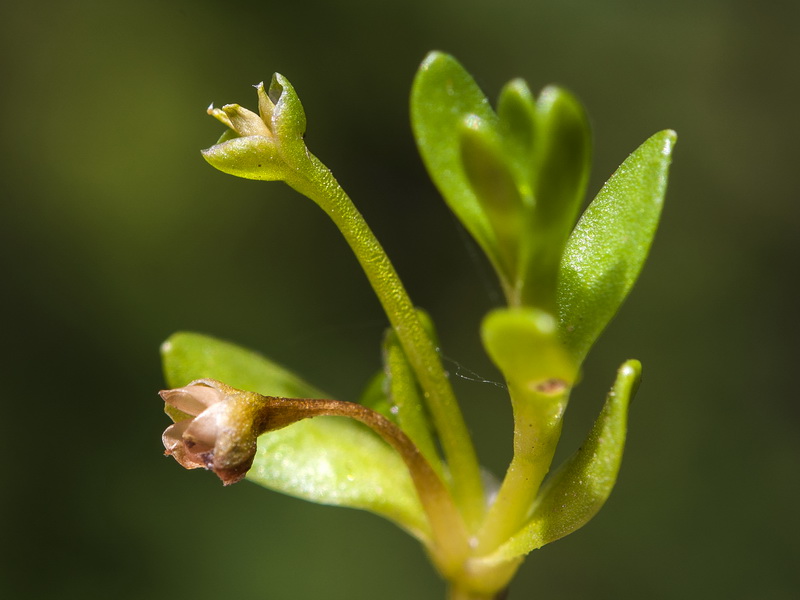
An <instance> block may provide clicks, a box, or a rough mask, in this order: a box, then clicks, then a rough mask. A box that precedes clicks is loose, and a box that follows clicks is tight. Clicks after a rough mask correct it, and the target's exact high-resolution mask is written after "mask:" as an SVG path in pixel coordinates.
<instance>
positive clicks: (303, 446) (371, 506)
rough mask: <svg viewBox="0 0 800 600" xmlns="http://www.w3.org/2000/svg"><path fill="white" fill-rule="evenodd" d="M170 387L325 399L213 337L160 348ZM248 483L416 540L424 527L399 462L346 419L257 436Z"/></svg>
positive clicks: (187, 336) (182, 337)
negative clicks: (367, 514)
mask: <svg viewBox="0 0 800 600" xmlns="http://www.w3.org/2000/svg"><path fill="white" fill-rule="evenodd" d="M162 355H163V360H164V371H165V376H166V379H167V383H168V385H169V386H170V387H173V388H176V387H180V386H183V385H186V384H187V383H188V382H190V381H192V380H194V379H198V378H204V377H208V378H213V379H218V380H220V381H224V382H225V383H227V384H228V385H231V386H234V387H237V388H240V389H244V390H249V391H254V392H258V393H260V394H264V395H270V396H280V397H290V398H325V397H329V396H326V395H325V394H323V393H322V392H320V391H319V390H317V389H315V388H314V387H312V386H310V385H308V384H307V383H305V382H304V381H302V380H301V379H300V378H298V377H297V376H295V375H293V374H292V373H290V372H288V371H287V370H285V369H284V368H282V367H280V366H278V365H276V364H275V363H273V362H271V361H269V360H267V359H266V358H264V357H262V356H260V355H258V354H256V353H254V352H251V351H249V350H245V349H243V348H240V347H238V346H235V345H233V344H230V343H228V342H223V341H220V340H217V339H215V338H212V337H208V336H204V335H200V334H194V333H177V334H175V335H173V336H172V337H170V338H169V339H168V340H167V341H166V342H165V343H164V345H163V347H162ZM247 479H249V480H251V481H253V482H255V483H258V484H260V485H263V486H265V487H268V488H270V489H273V490H276V491H279V492H283V493H285V494H289V495H292V496H296V497H299V498H303V499H305V500H310V501H313V502H318V503H320V504H332V505H339V506H349V507H352V508H360V509H365V510H369V511H371V512H374V513H377V514H379V515H382V516H384V517H386V518H388V519H391V520H393V521H395V522H396V523H398V524H399V525H400V526H401V527H403V528H405V529H406V530H408V531H409V532H410V533H412V534H413V535H415V536H416V537H417V538H419V539H422V540H425V539H427V538H428V532H429V529H428V524H427V520H426V518H425V516H424V514H423V512H422V508H421V506H420V504H419V501H418V499H417V496H416V492H415V491H414V487H413V485H412V483H411V479H410V477H409V476H408V471H407V470H406V468H405V465H404V464H403V461H402V460H401V459H400V458H399V456H398V455H397V454H396V453H395V452H394V450H392V449H391V448H390V447H389V446H388V445H387V444H386V443H384V442H383V441H382V440H381V439H380V438H378V437H377V436H376V435H375V434H373V433H372V432H371V431H369V430H368V429H367V428H365V427H363V426H362V425H360V424H358V423H356V422H354V421H350V420H348V419H343V418H336V417H318V418H315V419H308V420H305V421H301V422H299V423H295V424H294V425H290V426H289V427H286V428H284V429H281V430H278V431H274V432H271V433H268V434H265V435H262V436H261V437H260V438H259V440H258V453H257V455H256V458H255V462H254V464H253V468H252V469H251V470H250V472H249V473H248V475H247Z"/></svg>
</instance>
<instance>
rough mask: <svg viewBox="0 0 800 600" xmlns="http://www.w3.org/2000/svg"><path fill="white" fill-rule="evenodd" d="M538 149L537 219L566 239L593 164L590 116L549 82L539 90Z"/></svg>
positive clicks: (578, 103) (545, 227) (543, 228)
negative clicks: (539, 160)
mask: <svg viewBox="0 0 800 600" xmlns="http://www.w3.org/2000/svg"><path fill="white" fill-rule="evenodd" d="M536 108H537V113H538V115H539V123H540V125H539V131H540V138H539V142H538V143H539V144H540V146H541V149H540V150H539V154H540V159H541V163H540V164H539V165H537V171H538V173H537V176H536V177H535V178H534V181H535V192H534V196H535V197H536V216H537V223H538V225H539V227H540V229H542V230H553V231H555V232H557V233H558V234H559V235H562V236H563V237H564V238H565V239H566V237H567V235H568V234H569V230H570V229H571V228H572V226H573V224H574V223H575V219H576V218H577V216H578V210H579V209H580V205H581V202H582V200H583V195H584V193H585V192H586V183H587V181H588V179H589V169H590V167H591V160H592V156H591V155H592V153H591V143H592V141H591V132H590V130H589V119H588V117H587V116H586V112H585V111H584V109H583V106H582V105H581V103H580V102H578V100H577V99H576V98H575V97H574V96H573V95H572V94H570V93H569V92H567V91H566V90H563V89H561V88H558V87H555V86H548V87H546V88H545V89H544V90H542V93H541V94H539V100H538V102H537V105H536Z"/></svg>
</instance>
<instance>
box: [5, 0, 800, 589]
mask: <svg viewBox="0 0 800 600" xmlns="http://www.w3.org/2000/svg"><path fill="white" fill-rule="evenodd" d="M0 32H1V34H0V35H1V36H2V37H1V39H0V43H1V44H2V46H0V61H2V73H0V74H1V75H2V84H1V86H2V87H1V88H0V89H2V92H0V102H2V115H3V117H2V127H3V155H2V166H0V169H2V177H1V178H0V182H1V183H0V185H2V190H3V201H2V205H1V207H0V211H1V212H0V228H2V229H1V231H0V233H1V234H2V235H0V244H2V252H1V253H0V256H1V257H2V258H1V259H0V260H2V280H3V299H4V305H5V308H4V319H3V323H4V324H3V330H4V334H3V339H4V346H5V353H4V354H5V356H4V358H3V360H2V365H3V372H2V378H3V388H2V396H3V398H4V400H3V406H4V410H3V417H2V422H3V429H4V434H3V436H2V440H3V441H2V444H3V446H2V447H1V449H2V453H3V454H2V455H3V456H4V465H5V468H4V473H3V483H2V493H0V502H1V503H2V504H1V505H0V508H1V509H2V532H0V544H2V546H3V550H4V554H5V558H4V559H3V560H2V562H0V595H2V597H4V598H59V599H60V598H82V599H89V598H109V597H115V598H119V599H129V598H130V599H138V598H147V599H152V600H155V599H159V598H196V599H212V598H221V597H224V598H236V599H249V598H254V599H255V598H271V599H283V598H300V599H306V598H309V599H311V598H314V599H316V598H326V599H339V598H341V599H345V598H347V599H350V598H380V599H382V600H390V599H397V600H400V599H408V598H420V599H428V598H431V599H435V598H442V597H443V590H444V588H443V585H442V584H441V582H440V581H439V580H438V578H437V576H436V575H435V574H434V573H433V572H432V570H431V568H430V567H429V566H428V564H427V562H426V560H425V557H424V556H423V553H422V552H421V550H420V549H419V547H418V546H417V544H416V543H415V542H413V541H412V540H411V539H410V538H408V537H407V536H405V535H404V534H403V533H401V532H400V531H399V530H398V529H396V528H394V527H393V526H392V525H390V524H388V523H386V522H383V521H381V520H380V519H378V518H377V517H374V516H372V515H370V514H367V513H361V512H357V511H352V510H346V509H333V508H328V507H322V506H316V505H312V504H309V503H304V502H302V501H299V500H293V499H290V498H286V497H282V496H279V495H277V494H274V493H272V492H268V491H265V490H263V489H260V488H258V487H256V486H255V485H253V484H250V483H243V484H240V485H237V486H234V487H232V488H229V489H223V487H222V486H221V485H220V484H219V482H218V481H217V480H216V479H215V478H214V477H212V476H211V475H209V474H206V473H202V472H187V471H184V470H182V469H180V468H179V467H178V466H177V465H176V464H175V462H174V461H173V460H171V459H167V458H164V457H162V456H161V453H162V448H161V442H160V433H161V431H162V429H163V428H164V427H165V426H166V424H167V423H168V420H167V418H166V417H165V416H164V415H163V414H162V403H161V402H160V400H159V398H158V396H157V395H156V391H157V390H158V389H160V387H161V386H162V380H161V376H160V370H159V357H158V346H159V344H160V342H161V341H162V340H163V339H164V338H166V337H167V336H168V335H169V334H170V333H172V332H173V331H176V330H196V331H201V332H206V333H210V334H213V335H217V336H219V337H222V338H225V339H230V340H233V341H237V342H239V343H241V344H243V345H246V346H250V347H252V348H255V349H257V350H259V351H261V352H263V353H265V354H267V355H268V356H270V357H272V358H273V359H275V360H277V361H279V362H281V363H283V364H285V365H288V366H290V367H292V368H293V369H294V370H295V371H296V372H298V373H300V374H302V375H303V376H304V377H305V378H306V379H308V380H309V381H311V382H313V383H314V384H315V385H317V386H320V387H322V388H323V389H326V390H329V391H330V393H331V394H334V395H335V396H337V397H339V398H345V399H352V398H355V397H356V396H357V394H358V393H359V391H360V389H361V386H362V385H363V383H364V382H365V381H366V380H367V379H368V378H369V377H370V376H371V375H372V374H373V373H374V372H375V371H376V369H378V368H379V353H378V344H379V340H380V337H381V334H382V331H383V328H384V326H385V324H386V323H385V320H384V317H383V316H382V314H381V312H380V309H379V307H378V304H377V302H376V301H375V299H374V298H373V296H372V295H371V292H370V290H369V288H368V286H367V284H366V283H365V280H364V278H363V276H362V274H361V273H360V271H359V269H358V267H357V265H356V263H355V260H354V259H353V258H352V256H351V255H350V254H349V250H348V248H347V247H346V245H345V244H344V242H343V241H342V240H341V239H340V238H339V235H338V233H337V232H336V230H335V229H334V228H333V226H332V225H331V224H330V223H329V222H328V221H327V220H326V218H325V216H324V215H323V214H322V212H321V211H320V210H319V209H317V208H316V207H315V206H313V205H312V203H311V202H309V201H307V200H305V199H303V198H301V197H299V196H297V195H296V194H295V193H294V192H292V191H291V190H290V189H289V188H287V187H286V186H284V185H283V184H279V183H275V184H264V183H257V182H249V181H244V180H239V179H235V178H232V177H228V176H225V175H222V174H221V173H219V172H217V171H215V170H213V169H212V168H210V167H209V166H207V165H206V164H205V162H204V161H203V160H202V158H201V157H200V154H199V150H200V149H201V148H204V147H207V146H209V145H211V144H212V143H213V142H214V141H215V140H216V139H217V137H218V136H219V135H220V134H221V132H222V130H221V127H220V125H219V123H217V122H216V121H214V120H213V119H211V118H209V117H208V116H206V115H205V108H206V106H207V105H208V104H209V103H210V102H212V101H213V102H214V103H216V104H217V105H220V104H223V103H227V102H240V103H242V104H245V105H249V106H251V107H254V106H255V100H256V97H255V93H254V90H253V89H252V88H251V87H250V85H251V84H255V83H257V82H258V81H260V80H262V79H269V77H270V76H271V74H272V72H273V71H280V72H282V73H283V74H285V75H286V76H287V77H288V78H289V79H290V80H291V81H292V83H293V84H294V86H295V88H296V89H297V90H298V93H299V94H300V97H301V98H302V100H303V102H304V104H305V108H306V112H307V115H308V122H309V126H308V134H307V142H308V145H309V147H310V148H311V150H312V151H313V152H314V153H315V154H317V156H319V157H320V158H322V160H323V161H325V162H326V163H327V164H328V166H330V167H331V168H332V170H333V171H334V173H335V174H336V175H337V177H338V178H339V180H340V182H341V183H342V184H343V185H344V187H345V188H346V189H347V190H348V191H349V192H350V194H351V195H352V197H353V198H354V199H355V201H356V203H357V205H358V206H359V207H360V208H361V210H362V211H363V212H364V214H365V216H366V217H367V219H368V221H369V222H370V223H371V224H372V226H373V228H374V229H375V231H376V233H377V234H378V237H379V238H380V239H381V240H382V241H383V242H384V244H385V246H386V248H387V250H388V252H389V254H390V256H392V257H393V259H394V261H395V263H396V266H397V268H398V270H399V272H400V274H401V275H402V276H403V277H404V280H405V281H406V284H407V286H408V288H409V290H410V292H411V294H412V297H413V298H414V299H415V301H416V302H417V303H418V304H419V305H421V306H424V307H425V308H427V309H428V310H429V311H430V312H431V313H432V315H433V316H434V318H435V319H436V320H437V323H438V326H439V330H440V336H441V338H442V345H443V350H444V353H445V354H446V356H447V357H449V359H451V360H452V361H453V362H450V363H449V365H450V369H451V371H452V372H454V373H455V372H456V370H457V369H458V367H457V365H462V366H463V367H466V368H469V369H472V370H474V371H477V372H478V373H479V374H480V375H481V376H482V377H485V378H487V379H496V378H497V377H498V376H497V374H496V372H495V371H494V370H493V368H492V367H491V365H490V364H489V363H488V361H487V359H486V358H485V357H484V355H483V353H482V351H481V349H480V346H479V342H478V337H477V326H478V323H479V320H480V318H481V316H482V315H483V314H484V313H485V312H486V311H487V310H488V309H489V308H490V307H492V306H494V305H496V304H497V302H498V301H499V294H498V291H497V286H496V284H495V282H494V281H493V279H492V277H491V275H490V273H489V271H488V270H487V268H486V265H485V263H483V262H482V261H481V260H476V258H475V256H476V252H475V247H474V245H473V244H471V243H470V242H469V241H467V240H466V236H465V235H464V234H463V232H462V231H461V230H460V229H459V228H458V227H457V226H456V224H455V221H454V219H453V218H452V217H451V216H450V215H449V213H448V212H447V210H446V209H445V207H444V205H443V203H442V202H441V201H440V199H439V198H438V196H437V194H436V192H435V190H434V188H433V187H432V185H431V184H430V183H429V181H428V178H427V176H426V174H425V172H424V170H423V168H422V166H421V162H420V160H419V158H418V157H417V155H416V151H415V149H414V144H413V140H412V138H411V134H410V128H409V124H408V116H407V110H408V92H409V87H410V84H411V80H412V77H413V75H414V72H415V69H416V67H417V65H418V64H419V62H420V61H421V60H422V58H423V56H424V55H425V53H426V52H427V51H428V50H431V49H441V50H445V51H448V52H450V53H452V54H454V55H456V56H457V57H458V58H459V60H461V62H462V63H463V64H464V65H465V66H466V67H467V69H469V70H470V71H471V72H472V73H473V74H474V75H475V77H476V79H477V80H478V82H479V83H480V84H481V86H482V87H483V88H484V90H485V91H486V92H487V94H488V95H489V96H490V97H491V98H495V97H496V95H497V93H498V91H499V89H500V87H501V85H502V84H503V83H504V82H505V81H507V80H509V79H511V78H512V77H516V76H522V77H525V78H526V79H527V80H528V81H529V83H530V84H531V87H532V88H534V89H540V88H541V87H543V86H544V85H546V84H548V83H551V82H555V83H559V84H562V85H564V86H565V87H567V88H569V89H571V90H572V91H573V92H575V93H576V94H577V95H578V96H579V97H580V98H581V99H582V101H583V102H584V103H585V105H586V106H587V108H588V111H589V113H590V115H591V118H592V122H593V128H594V134H595V155H596V159H595V166H594V170H593V179H592V184H591V187H590V196H591V195H592V194H594V192H595V191H596V190H597V189H598V188H599V186H600V185H601V184H602V182H603V181H604V180H605V179H606V178H607V177H608V176H609V175H610V174H611V172H612V171H613V169H614V168H615V167H616V166H617V165H618V164H619V163H620V162H622V160H623V159H624V158H625V156H626V155H627V154H628V153H629V152H631V151H632V150H633V149H634V148H635V147H636V146H637V145H638V144H640V143H641V142H642V141H643V140H644V139H645V138H646V137H648V136H649V135H650V134H652V133H654V132H655V131H657V130H660V129H663V128H666V127H670V128H673V129H676V130H677V131H678V133H679V142H678V146H677V150H676V158H675V162H674V165H673V170H672V179H671V183H670V189H669V193H668V199H667V206H666V210H665V214H664V220H663V223H662V228H661V230H660V232H659V236H658V238H657V240H656V244H655V247H654V251H653V253H652V255H651V260H650V262H649V263H648V265H647V267H646V269H645V272H644V274H643V277H642V279H641V280H640V282H639V284H638V285H637V287H636V289H635V290H634V293H633V295H632V297H631V299H630V301H629V302H628V303H627V304H626V305H625V306H624V307H623V310H622V312H621V314H620V315H619V317H618V318H617V319H616V320H615V321H614V323H613V324H612V326H611V328H610V329H609V330H608V332H607V333H606V334H605V335H604V336H603V338H602V340H601V342H600V343H599V344H598V346H597V347H596V348H595V350H594V352H593V354H592V355H591V356H590V358H589V361H588V364H587V365H586V372H585V377H584V381H583V383H582V385H581V387H580V388H578V390H577V391H576V393H575V395H574V396H573V403H572V405H571V406H570V412H569V415H568V420H567V425H566V430H565V434H564V437H563V446H562V448H563V451H562V455H565V454H566V453H568V452H569V451H571V449H573V448H574V447H575V446H576V445H577V444H578V443H579V442H580V440H581V438H582V436H583V435H584V433H585V431H586V429H587V428H588V427H589V425H590V423H591V421H592V419H593V416H594V414H595V413H596V411H597V410H598V408H599V406H600V403H601V402H602V399H603V396H604V394H605V390H606V389H607V387H608V386H609V385H610V383H611V380H612V378H613V374H614V369H615V368H616V366H617V365H618V364H619V363H620V362H622V361H623V360H624V359H626V358H628V357H637V358H639V359H641V360H642V361H643V363H644V366H645V375H644V381H643V385H642V387H641V389H640V391H639V395H638V397H637V400H636V402H635V403H634V405H633V410H632V415H631V432H630V437H629V442H628V447H627V452H626V459H625V462H624V464H623V469H622V473H621V476H620V480H619V483H618V486H617V489H616V490H615V492H614V494H613V495H612V497H611V499H610V501H609V502H608V504H607V505H606V507H605V508H604V509H603V511H602V512H601V513H600V515H598V517H597V518H596V519H595V520H594V521H592V523H591V524H589V525H588V526H587V527H586V528H584V529H582V530H581V531H579V532H578V533H576V534H574V535H572V536H570V537H569V538H566V539H564V540H562V541H559V542H557V543H555V544H553V545H551V546H547V547H546V548H544V549H542V550H539V551H536V552H534V553H533V554H532V555H531V556H530V557H529V559H528V561H527V563H526V564H525V565H524V566H523V567H522V569H521V571H520V575H519V577H518V578H517V580H516V581H515V583H514V585H513V587H512V592H511V599H512V600H516V599H524V598H637V599H638V598H654V599H660V598H670V599H671V598H748V599H750V598H759V599H783V598H795V597H797V593H798V590H799V589H800V574H799V573H800V570H798V563H800V544H799V543H798V536H800V522H799V521H800V519H798V504H799V503H800V472H799V471H800V435H798V434H799V433H800V410H798V393H797V390H796V388H797V385H796V383H795V381H794V377H793V375H792V373H793V372H794V370H796V369H797V366H796V365H797V359H798V351H797V340H798V336H800V327H798V318H797V306H798V303H797V291H798V284H797V278H798V262H799V261H798V259H800V241H799V240H798V238H799V237H800V208H799V205H800V203H799V202H798V199H799V198H798V183H797V181H798V180H797V170H798V168H797V164H796V163H797V160H798V152H797V138H798V134H799V133H800V127H798V125H799V124H800V122H799V121H800V120H798V109H797V106H796V105H797V99H798V95H800V69H799V68H798V59H800V3H797V2H789V1H784V2H769V3H766V2H762V3H756V2H752V1H748V0H728V1H724V0H693V1H691V2H689V1H687V0H673V1H671V2H646V1H642V0H610V1H605V0H560V1H556V0H545V1H521V0H520V1H512V0H494V1H492V2H488V1H484V2H479V1H477V0H460V1H458V2H457V1H452V0H441V1H439V0H406V1H404V2H396V1H386V2H381V1H378V0H371V1H368V0H341V1H326V0H309V1H305V2H302V1H298V2H294V3H290V2H271V1H269V0H266V1H264V0H262V1H261V2H251V1H249V0H240V1H239V2H236V3H223V2H207V1H194V2H190V1H189V0H179V1H158V2H157V1H155V0H137V1H135V2H134V1H132V0H103V1H101V0H75V1H72V0H62V1H60V2H53V1H45V2H39V3H33V2H31V3H21V2H13V3H12V2H6V3H3V7H2V8H0ZM456 387H457V392H458V393H459V395H460V397H461V398H463V401H464V405H465V411H466V413H467V416H468V420H469V422H470V424H471V426H472V428H473V430H474V433H475V437H476V441H477V444H478V449H479V452H480V454H481V456H482V457H483V459H484V462H485V463H486V464H487V465H488V466H489V467H490V468H492V469H493V470H495V471H496V472H502V470H503V468H504V466H505V464H506V461H507V460H508V458H509V454H510V435H511V421H510V414H509V408H508V406H507V401H506V400H505V399H504V394H503V392H502V391H501V390H498V389H497V388H496V387H494V386H492V385H488V384H480V383H474V382H469V381H466V380H463V379H458V378H457V379H456Z"/></svg>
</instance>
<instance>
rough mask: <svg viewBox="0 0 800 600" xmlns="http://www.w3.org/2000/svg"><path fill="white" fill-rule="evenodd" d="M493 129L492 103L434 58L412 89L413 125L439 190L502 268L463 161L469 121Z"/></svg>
mask: <svg viewBox="0 0 800 600" xmlns="http://www.w3.org/2000/svg"><path fill="white" fill-rule="evenodd" d="M471 115H472V116H474V117H477V118H478V119H480V120H481V121H482V122H483V123H484V124H485V126H487V127H494V125H495V124H496V123H497V116H496V115H495V113H494V111H493V110H492V108H491V106H490V105H489V101H488V100H487V99H486V96H484V94H483V92H482V91H481V90H480V88H479V87H478V84H476V83H475V80H474V79H473V78H472V76H471V75H470V74H469V73H467V72H466V71H465V70H464V67H462V66H461V65H460V64H459V62H458V61H457V60H456V59H454V58H453V57H452V56H449V55H447V54H443V53H441V52H431V53H430V54H429V55H428V56H427V57H426V58H425V60H424V61H423V63H422V65H421V66H420V68H419V71H418V72H417V76H416V78H415V79H414V84H413V87H412V89H411V125H412V127H413V130H414V137H415V138H416V140H417V146H418V148H419V152H420V155H421V156H422V160H423V162H424V163H425V166H426V167H427V169H428V173H429V174H430V176H431V178H432V179H433V181H434V183H435V184H436V187H437V188H439V191H440V192H441V194H442V196H443V197H444V199H445V201H446V202H447V204H448V206H449V207H450V210H452V211H453V212H454V213H455V215H456V216H457V217H458V219H459V220H460V221H461V223H462V224H463V225H464V227H466V228H467V231H469V232H470V234H472V236H473V237H474V238H475V240H476V241H477V242H478V244H479V245H480V246H481V248H482V249H483V251H484V252H485V253H486V254H487V256H488V257H489V259H490V260H491V261H492V262H493V263H494V264H495V267H496V268H497V266H498V264H499V257H498V256H497V252H496V248H497V241H496V239H495V233H494V231H493V230H492V227H491V225H490V223H489V219H488V217H487V216H486V214H485V213H484V210H483V208H482V207H481V205H480V202H479V201H478V198H477V197H476V195H475V192H474V191H473V189H472V186H471V185H470V182H469V180H468V178H467V175H466V173H465V172H464V169H463V166H462V160H461V131H462V128H463V126H464V122H465V120H466V119H467V118H468V117H470V116H471Z"/></svg>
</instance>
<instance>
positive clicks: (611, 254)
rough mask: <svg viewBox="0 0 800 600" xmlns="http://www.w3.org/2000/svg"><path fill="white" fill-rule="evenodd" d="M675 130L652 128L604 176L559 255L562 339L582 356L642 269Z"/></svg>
mask: <svg viewBox="0 0 800 600" xmlns="http://www.w3.org/2000/svg"><path fill="white" fill-rule="evenodd" d="M675 139H676V134H675V132H673V131H669V130H666V131H662V132H660V133H657V134H655V135H654V136H652V137H651V138H650V139H648V140H647V141H646V142H644V143H643V144H642V145H641V146H639V148H637V149H636V150H635V151H634V152H633V154H631V155H630V156H629V157H628V158H627V159H626V160H625V162H623V163H622V165H621V166H620V167H619V169H617V171H616V172H615V173H614V174H613V175H612V176H611V179H609V180H608V182H606V184H605V185H604V186H603V188H602V189H601V190H600V193H599V194H598V195H597V197H596V198H595V199H594V201H593V202H592V203H591V204H590V205H589V207H588V208H587V209H586V211H585V212H584V214H583V216H582V217H581V218H580V220H579V221H578V224H577V225H576V227H575V230H574V231H573V232H572V235H571V236H570V238H569V240H568V241H567V246H566V249H565V252H564V256H563V259H562V261H561V268H560V273H559V284H558V305H559V313H560V314H559V318H560V327H561V333H562V339H563V340H564V342H565V344H566V345H567V347H568V348H569V349H570V351H571V352H572V353H573V355H574V356H575V357H576V359H577V360H578V361H582V360H583V358H584V357H585V356H586V353H587V352H588V350H589V348H591V346H592V344H594V342H595V341H596V340H597V338H598V336H599V335H600V333H601V332H602V331H603V329H604V328H605V326H606V325H607V324H608V322H609V321H610V320H611V318H612V317H613V316H614V315H615V314H616V312H617V310H618V309H619V306H620V305H621V304H622V302H623V300H624V299H625V297H626V296H627V295H628V292H629V291H630V289H631V287H632V286H633V284H634V282H635V281H636V279H637V277H638V276H639V273H640V271H641V269H642V266H643V264H644V261H645V259H646V258H647V254H648V252H649V250H650V245H651V243H652V241H653V237H654V236H655V232H656V228H657V226H658V221H659V217H660V216H661V208H662V205H663V202H664V195H665V193H666V189H667V173H668V170H669V165H670V162H671V159H672V151H673V148H674V145H675Z"/></svg>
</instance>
